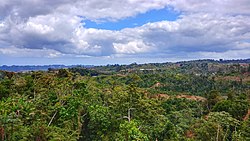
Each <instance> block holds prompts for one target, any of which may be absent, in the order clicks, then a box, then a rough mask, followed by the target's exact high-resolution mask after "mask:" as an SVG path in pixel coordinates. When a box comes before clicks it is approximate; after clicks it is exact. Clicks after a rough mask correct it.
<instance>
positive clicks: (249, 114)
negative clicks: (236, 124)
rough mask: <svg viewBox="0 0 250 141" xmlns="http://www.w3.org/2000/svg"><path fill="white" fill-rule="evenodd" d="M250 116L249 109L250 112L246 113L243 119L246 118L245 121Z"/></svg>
mask: <svg viewBox="0 0 250 141" xmlns="http://www.w3.org/2000/svg"><path fill="white" fill-rule="evenodd" d="M249 116H250V109H248V112H247V114H246V115H245V117H244V118H243V120H244V121H245V120H248V118H249Z"/></svg>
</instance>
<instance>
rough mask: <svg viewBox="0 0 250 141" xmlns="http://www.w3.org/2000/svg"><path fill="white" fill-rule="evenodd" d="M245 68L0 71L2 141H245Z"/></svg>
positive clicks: (249, 76) (248, 84) (196, 65)
mask: <svg viewBox="0 0 250 141" xmlns="http://www.w3.org/2000/svg"><path fill="white" fill-rule="evenodd" d="M249 102H250V63H249V62H247V63H245V62H237V61H235V62H227V61H211V60H198V61H187V62H177V63H151V64H136V63H133V64H130V65H118V64H117V65H107V66H95V67H90V68H84V67H82V66H79V67H77V66H76V67H72V68H67V69H54V68H50V69H48V70H47V71H28V72H27V71H25V72H10V71H0V141H28V140H31V141H34V140H35V141H49V140H52V141H53V140H54V141H64V140H67V141H70V140H72V141H101V140H103V141H199V140H200V141H206V140H207V141H210V140H211V141H247V140H250V128H249V127H250V119H249V114H250V110H249V109H250V108H249V107H250V106H249Z"/></svg>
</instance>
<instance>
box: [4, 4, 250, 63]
mask: <svg viewBox="0 0 250 141" xmlns="http://www.w3.org/2000/svg"><path fill="white" fill-rule="evenodd" d="M246 58H250V1H249V0H104V1H102V0H1V1H0V65H47V64H65V65H74V64H83V65H105V64H130V63H134V62H136V63H150V62H175V61H182V60H196V59H246Z"/></svg>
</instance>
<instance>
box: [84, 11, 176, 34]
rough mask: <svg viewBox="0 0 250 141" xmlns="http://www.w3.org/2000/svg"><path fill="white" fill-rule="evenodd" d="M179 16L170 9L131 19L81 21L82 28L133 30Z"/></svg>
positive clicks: (142, 14) (143, 14)
mask: <svg viewBox="0 0 250 141" xmlns="http://www.w3.org/2000/svg"><path fill="white" fill-rule="evenodd" d="M179 15H180V13H179V12H177V11H174V10H173V9H172V8H163V9H153V10H150V11H147V12H146V13H141V14H138V15H135V16H132V17H127V18H124V19H120V20H117V21H109V20H105V19H103V20H99V21H91V20H83V21H82V22H83V23H84V27H86V28H96V29H106V30H121V29H124V28H134V27H139V26H142V25H144V24H146V23H153V22H158V21H175V20H177V19H178V16H179Z"/></svg>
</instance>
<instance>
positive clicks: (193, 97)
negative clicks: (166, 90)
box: [176, 94, 207, 101]
mask: <svg viewBox="0 0 250 141" xmlns="http://www.w3.org/2000/svg"><path fill="white" fill-rule="evenodd" d="M176 98H186V99H190V100H195V101H206V100H207V99H206V98H204V97H201V96H193V95H183V94H182V95H177V96H176Z"/></svg>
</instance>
